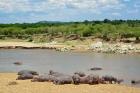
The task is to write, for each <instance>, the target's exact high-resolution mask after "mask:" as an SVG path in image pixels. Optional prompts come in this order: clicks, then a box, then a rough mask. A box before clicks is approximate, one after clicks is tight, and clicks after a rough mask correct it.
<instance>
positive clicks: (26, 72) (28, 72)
mask: <svg viewBox="0 0 140 93" xmlns="http://www.w3.org/2000/svg"><path fill="white" fill-rule="evenodd" d="M23 74H32V75H39V74H38V72H36V71H32V70H21V71H19V72H18V75H23Z"/></svg>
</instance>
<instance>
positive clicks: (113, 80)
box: [102, 76, 123, 84]
mask: <svg viewBox="0 0 140 93" xmlns="http://www.w3.org/2000/svg"><path fill="white" fill-rule="evenodd" d="M102 79H103V80H104V81H105V82H109V83H110V84H113V83H118V84H120V83H121V82H122V81H123V80H118V79H117V78H115V77H113V76H103V77H102Z"/></svg>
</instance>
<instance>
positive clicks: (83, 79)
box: [72, 74, 88, 85]
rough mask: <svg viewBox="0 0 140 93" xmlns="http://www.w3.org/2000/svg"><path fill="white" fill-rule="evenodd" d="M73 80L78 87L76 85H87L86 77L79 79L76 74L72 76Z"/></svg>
mask: <svg viewBox="0 0 140 93" xmlns="http://www.w3.org/2000/svg"><path fill="white" fill-rule="evenodd" d="M72 79H73V83H74V84H76V85H78V84H88V77H87V76H83V77H80V76H79V75H78V74H74V75H73V76H72Z"/></svg>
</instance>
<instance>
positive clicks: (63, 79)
mask: <svg viewBox="0 0 140 93" xmlns="http://www.w3.org/2000/svg"><path fill="white" fill-rule="evenodd" d="M72 82H73V79H72V77H71V76H69V75H63V76H59V77H56V78H55V80H54V81H53V83H54V84H56V85H63V84H72Z"/></svg>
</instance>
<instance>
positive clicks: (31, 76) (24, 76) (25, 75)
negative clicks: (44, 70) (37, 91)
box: [17, 73, 33, 80]
mask: <svg viewBox="0 0 140 93" xmlns="http://www.w3.org/2000/svg"><path fill="white" fill-rule="evenodd" d="M26 79H33V75H32V74H29V73H26V74H22V75H19V76H18V78H17V80H26Z"/></svg>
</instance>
